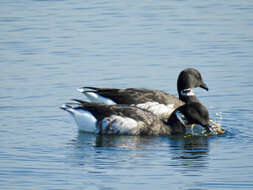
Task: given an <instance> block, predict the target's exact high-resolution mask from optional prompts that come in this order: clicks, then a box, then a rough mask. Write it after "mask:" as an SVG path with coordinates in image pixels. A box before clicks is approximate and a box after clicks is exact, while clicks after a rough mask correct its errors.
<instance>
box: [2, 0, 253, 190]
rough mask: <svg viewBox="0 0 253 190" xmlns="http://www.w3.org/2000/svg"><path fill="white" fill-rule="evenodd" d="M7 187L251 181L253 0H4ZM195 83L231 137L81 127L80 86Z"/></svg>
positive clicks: (219, 185)
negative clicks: (73, 104) (186, 73)
mask: <svg viewBox="0 0 253 190" xmlns="http://www.w3.org/2000/svg"><path fill="white" fill-rule="evenodd" d="M0 25H1V29H0V66H1V71H0V86H1V89H0V118H1V123H0V126H1V127H0V187H1V189H35V188H36V189H101V190H102V189H129V188H134V189H144V188H145V189H154V188H157V189H169V188H171V189H252V188H253V180H252V179H253V160H252V157H253V148H252V147H253V137H252V134H253V128H252V122H253V117H252V116H253V103H252V94H253V82H252V81H253V80H252V79H253V76H252V73H253V66H252V61H253V54H252V52H253V2H252V1H247V0H245V1H236V0H231V1H216V0H214V1H200V0H194V1H193V0H174V1H159V0H158V1H141V2H140V1H138V2H137V1H96V0H95V1H94V0H93V1H80V0H74V1H67V0H52V1H47V0H25V1H24V0H21V1H7V0H3V1H1V2H0ZM186 67H194V68H197V69H198V70H200V71H201V73H202V75H203V78H204V80H205V82H206V83H207V84H208V86H209V88H210V91H209V92H205V91H203V90H200V89H198V90H196V93H197V94H198V97H199V98H200V100H201V101H202V102H203V104H205V105H206V106H207V107H208V109H209V112H210V115H211V117H212V119H214V120H215V121H217V122H218V123H219V124H220V125H221V126H222V128H223V129H225V130H226V134H225V135H224V136H220V137H208V138H207V137H191V138H179V137H177V138H176V137H129V136H127V137H125V136H120V137H117V136H96V135H93V134H85V133H79V132H78V131H77V127H76V125H75V123H74V122H73V120H72V118H71V117H70V116H69V115H68V114H67V113H65V112H63V111H62V110H60V109H59V108H58V107H59V106H60V105H61V104H62V103H64V102H66V101H68V100H69V99H70V98H83V96H82V95H81V94H79V93H78V92H77V91H76V90H75V89H76V88H78V87H80V86H85V85H89V86H92V85H94V86H100V87H119V88H126V87H145V88H153V89H160V90H164V91H166V92H171V93H172V94H174V95H176V79H177V75H178V73H179V72H180V71H181V70H182V69H183V68H186Z"/></svg>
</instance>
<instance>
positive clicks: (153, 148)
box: [71, 132, 209, 171]
mask: <svg viewBox="0 0 253 190" xmlns="http://www.w3.org/2000/svg"><path fill="white" fill-rule="evenodd" d="M71 144H72V147H74V150H73V151H74V155H72V156H74V157H75V161H78V160H79V161H78V162H79V164H80V163H82V164H85V163H86V164H88V163H91V162H92V163H93V164H92V165H96V164H99V163H95V162H96V161H97V159H98V158H101V157H102V158H103V159H104V160H107V162H108V161H109V163H111V164H112V163H113V162H114V163H118V164H120V163H121V161H122V160H124V162H125V161H126V160H128V161H129V162H131V163H130V164H132V165H136V167H138V166H137V164H138V163H139V164H140V163H141V164H142V165H143V164H144V165H145V164H147V165H150V164H153V165H156V166H159V165H161V166H163V167H164V166H165V165H167V166H168V167H169V168H171V166H172V167H173V169H178V168H180V169H182V171H183V170H184V171H187V170H200V169H201V168H203V167H207V166H208V152H209V147H208V138H207V137H187V138H184V137H183V136H178V137H142V136H115V135H95V134H89V133H83V132H79V133H78V136H77V138H76V139H75V140H73V141H72V143H71ZM122 150H125V151H122ZM72 153H73V152H72ZM136 160H138V161H137V162H135V161H136ZM141 160H142V162H141ZM150 160H152V163H151V161H150ZM100 161H101V160H100Z"/></svg>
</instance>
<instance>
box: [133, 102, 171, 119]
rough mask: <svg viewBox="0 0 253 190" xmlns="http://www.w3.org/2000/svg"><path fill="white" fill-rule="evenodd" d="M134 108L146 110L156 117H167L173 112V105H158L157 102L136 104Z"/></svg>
mask: <svg viewBox="0 0 253 190" xmlns="http://www.w3.org/2000/svg"><path fill="white" fill-rule="evenodd" d="M136 107H138V108H141V109H145V110H148V111H150V112H152V113H154V114H155V115H158V116H169V115H170V114H171V113H172V112H173V111H174V105H173V104H168V105H165V104H160V103H158V102H146V103H143V104H137V105H136Z"/></svg>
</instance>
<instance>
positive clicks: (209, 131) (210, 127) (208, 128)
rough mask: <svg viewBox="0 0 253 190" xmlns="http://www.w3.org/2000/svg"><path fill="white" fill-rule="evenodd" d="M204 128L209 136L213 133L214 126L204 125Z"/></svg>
mask: <svg viewBox="0 0 253 190" xmlns="http://www.w3.org/2000/svg"><path fill="white" fill-rule="evenodd" d="M203 127H204V128H205V130H206V131H207V133H208V134H210V133H211V132H212V126H211V125H209V124H207V125H203Z"/></svg>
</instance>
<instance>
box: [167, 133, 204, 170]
mask: <svg viewBox="0 0 253 190" xmlns="http://www.w3.org/2000/svg"><path fill="white" fill-rule="evenodd" d="M170 147H171V152H173V156H172V160H174V162H172V164H171V165H172V166H176V168H181V169H182V173H183V174H185V175H187V171H198V170H200V169H201V168H205V167H207V166H208V153H209V146H208V137H203V136H192V137H187V138H175V139H174V140H172V141H170Z"/></svg>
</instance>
